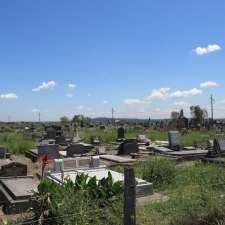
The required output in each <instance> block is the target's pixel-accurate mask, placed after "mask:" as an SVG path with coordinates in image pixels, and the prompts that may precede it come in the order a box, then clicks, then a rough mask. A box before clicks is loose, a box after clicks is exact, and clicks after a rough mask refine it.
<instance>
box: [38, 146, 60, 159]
mask: <svg viewBox="0 0 225 225" xmlns="http://www.w3.org/2000/svg"><path fill="white" fill-rule="evenodd" d="M37 149H38V157H40V156H43V155H49V156H51V157H52V158H53V159H59V158H60V154H59V146H58V145H39V146H38V147H37Z"/></svg>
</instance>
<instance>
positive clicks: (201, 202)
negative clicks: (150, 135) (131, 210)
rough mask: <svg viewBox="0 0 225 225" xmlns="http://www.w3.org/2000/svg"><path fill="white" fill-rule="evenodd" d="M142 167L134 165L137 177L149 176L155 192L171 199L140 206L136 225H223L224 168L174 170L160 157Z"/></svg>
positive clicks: (193, 165)
mask: <svg viewBox="0 0 225 225" xmlns="http://www.w3.org/2000/svg"><path fill="white" fill-rule="evenodd" d="M145 164H149V165H145V166H143V163H141V164H138V165H137V166H136V174H137V175H138V176H139V177H140V178H144V177H146V174H149V176H148V180H149V181H152V182H153V183H155V184H156V185H155V191H156V192H161V193H163V194H165V195H167V196H169V197H170V200H169V201H168V202H164V203H155V204H149V205H145V206H141V207H139V208H138V224H143V225H155V224H158V225H219V224H223V223H222V222H221V223H219V222H218V221H219V220H221V221H223V222H225V213H224V209H225V197H224V196H225V173H224V172H225V169H224V167H222V166H218V165H209V164H206V165H204V164H201V163H196V164H191V165H189V166H185V167H181V166H176V167H174V163H173V162H169V160H167V159H161V158H155V159H153V160H149V161H147V162H145ZM160 164H161V165H162V167H160V166H159V165H160ZM143 168H145V170H144V173H143ZM165 170H166V171H167V172H165ZM153 171H154V172H153ZM164 178H166V182H165V180H164ZM168 178H169V179H168Z"/></svg>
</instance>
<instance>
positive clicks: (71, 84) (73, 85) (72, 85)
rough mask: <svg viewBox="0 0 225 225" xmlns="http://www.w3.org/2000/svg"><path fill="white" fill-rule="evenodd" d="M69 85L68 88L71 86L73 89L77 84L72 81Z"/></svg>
mask: <svg viewBox="0 0 225 225" xmlns="http://www.w3.org/2000/svg"><path fill="white" fill-rule="evenodd" d="M67 86H68V88H71V89H74V88H76V87H77V85H76V84H73V83H70V84H68V85H67Z"/></svg>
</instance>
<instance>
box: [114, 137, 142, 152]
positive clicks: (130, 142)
mask: <svg viewBox="0 0 225 225" xmlns="http://www.w3.org/2000/svg"><path fill="white" fill-rule="evenodd" d="M138 151H139V147H138V143H137V140H136V139H127V140H124V141H123V142H122V143H121V144H120V146H119V147H118V155H129V154H130V153H138Z"/></svg>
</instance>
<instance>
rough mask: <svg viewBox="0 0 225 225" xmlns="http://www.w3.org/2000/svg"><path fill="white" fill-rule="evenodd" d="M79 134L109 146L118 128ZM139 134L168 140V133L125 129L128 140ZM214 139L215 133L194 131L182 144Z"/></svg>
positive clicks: (85, 129) (186, 144)
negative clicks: (94, 138)
mask: <svg viewBox="0 0 225 225" xmlns="http://www.w3.org/2000/svg"><path fill="white" fill-rule="evenodd" d="M79 134H80V136H81V138H83V139H84V141H85V142H87V143H90V140H91V136H98V137H100V140H101V142H102V143H104V144H109V143H111V142H113V141H116V138H117V128H112V127H107V128H106V129H105V130H103V129H100V128H82V129H80V130H79ZM139 134H145V135H146V136H147V137H148V138H150V139H151V140H152V141H155V140H161V141H167V140H168V134H167V131H157V130H151V129H148V128H144V127H142V126H133V127H125V137H126V138H136V137H137V135H139ZM214 137H215V133H214V132H208V131H192V132H190V133H187V134H185V135H183V136H182V142H183V145H184V146H193V145H196V144H202V143H203V145H206V142H207V140H209V139H213V138H214Z"/></svg>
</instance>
